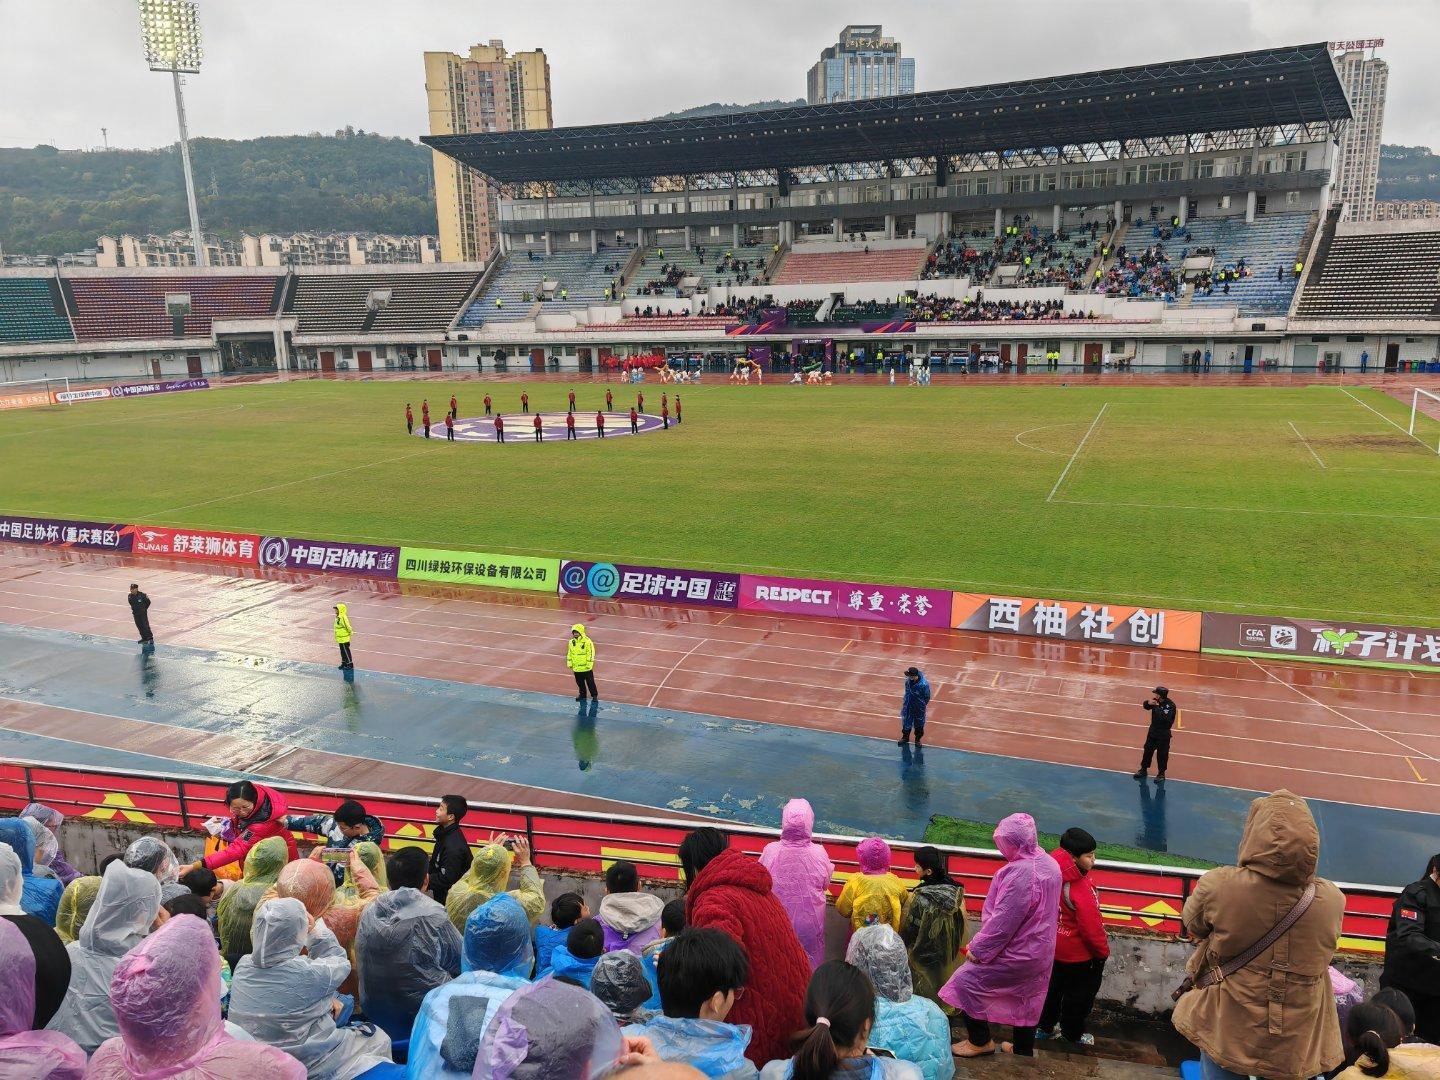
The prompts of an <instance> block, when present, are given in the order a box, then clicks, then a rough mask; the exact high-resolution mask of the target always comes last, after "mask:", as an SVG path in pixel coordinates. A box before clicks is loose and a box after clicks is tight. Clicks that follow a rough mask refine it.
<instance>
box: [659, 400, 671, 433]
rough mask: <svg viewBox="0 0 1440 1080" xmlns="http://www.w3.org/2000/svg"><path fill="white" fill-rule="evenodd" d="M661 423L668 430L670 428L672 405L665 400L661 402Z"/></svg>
mask: <svg viewBox="0 0 1440 1080" xmlns="http://www.w3.org/2000/svg"><path fill="white" fill-rule="evenodd" d="M660 423H661V424H662V425H663V427H664V429H665V430H666V431H669V430H670V406H669V405H667V404H665V402H663V401H662V402H661V403H660Z"/></svg>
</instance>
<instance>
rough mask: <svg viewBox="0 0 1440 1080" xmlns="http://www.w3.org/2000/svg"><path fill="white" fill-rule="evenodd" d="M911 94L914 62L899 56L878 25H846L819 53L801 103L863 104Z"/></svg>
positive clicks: (898, 50)
mask: <svg viewBox="0 0 1440 1080" xmlns="http://www.w3.org/2000/svg"><path fill="white" fill-rule="evenodd" d="M914 92H915V61H914V60H911V59H907V58H905V57H903V56H901V54H900V43H899V42H898V41H896V40H895V39H894V38H887V37H885V36H884V35H883V34H882V33H881V32H880V24H879V23H875V24H873V25H870V26H847V27H845V29H844V30H841V31H840V40H839V41H838V42H837V43H835V44H834V45H831V46H830V47H829V48H827V49H826V50H825V51H824V52H822V53H821V54H820V59H819V60H818V61H817V62H816V63H815V66H814V67H812V68H811V69H810V74H809V76H808V77H807V79H806V92H805V100H806V101H808V102H809V103H810V104H811V105H822V104H824V103H825V102H828V101H863V100H865V99H866V98H878V97H893V96H894V95H896V94H913V93H914Z"/></svg>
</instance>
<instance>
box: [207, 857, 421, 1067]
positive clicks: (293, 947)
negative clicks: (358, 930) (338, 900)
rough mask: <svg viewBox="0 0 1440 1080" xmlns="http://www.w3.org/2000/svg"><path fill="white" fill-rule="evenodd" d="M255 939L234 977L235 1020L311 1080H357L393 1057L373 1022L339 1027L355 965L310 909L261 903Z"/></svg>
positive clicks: (287, 900) (284, 902) (283, 901)
mask: <svg viewBox="0 0 1440 1080" xmlns="http://www.w3.org/2000/svg"><path fill="white" fill-rule="evenodd" d="M321 869H322V870H323V869H324V867H323V866H322V867H321ZM331 880H332V881H333V880H334V879H333V878H332V879H331ZM251 938H252V940H253V943H254V949H253V951H252V952H250V953H249V954H248V955H246V956H243V957H241V958H240V963H239V965H238V966H237V967H236V968H235V973H234V975H233V976H232V977H231V980H230V1011H229V1018H230V1022H231V1023H233V1024H238V1025H239V1026H240V1027H242V1028H244V1029H245V1030H246V1031H247V1032H249V1033H250V1034H251V1035H252V1036H254V1037H255V1038H256V1039H257V1040H258V1041H260V1042H263V1043H267V1044H269V1045H270V1046H275V1047H278V1048H279V1049H281V1050H284V1051H285V1052H286V1053H287V1054H289V1055H290V1056H291V1057H293V1058H294V1059H295V1060H296V1061H298V1062H300V1063H301V1064H302V1065H304V1066H305V1070H306V1073H307V1075H308V1076H309V1077H310V1078H311V1080H351V1078H352V1077H356V1076H359V1075H360V1074H361V1073H364V1072H366V1071H368V1070H369V1069H372V1068H374V1067H375V1066H376V1065H380V1064H383V1063H385V1062H388V1061H390V1060H392V1059H391V1053H390V1037H389V1036H388V1035H387V1034H386V1033H385V1032H384V1031H383V1030H381V1029H379V1028H377V1027H375V1026H374V1025H373V1024H372V1025H365V1026H364V1027H361V1026H358V1025H357V1026H350V1027H336V1026H335V1014H334V1012H333V1011H332V1009H331V1006H332V1004H333V1003H334V1002H335V1000H336V998H335V993H336V990H337V989H338V988H339V986H340V983H341V982H343V981H344V979H345V976H347V975H349V974H350V961H349V960H348V959H347V958H346V956H345V950H344V949H343V948H341V946H340V943H339V942H338V941H336V940H335V935H334V934H332V933H331V932H330V928H329V927H328V926H326V925H325V923H324V922H323V921H320V920H317V919H316V918H315V917H314V916H312V915H311V914H310V913H309V912H307V911H306V910H305V905H304V904H302V903H301V902H300V901H299V900H297V899H295V898H294V897H288V896H287V897H280V898H278V899H275V900H271V901H269V902H268V903H266V904H264V905H262V906H261V907H260V909H259V910H258V911H256V912H255V925H254V929H253V930H252V931H251Z"/></svg>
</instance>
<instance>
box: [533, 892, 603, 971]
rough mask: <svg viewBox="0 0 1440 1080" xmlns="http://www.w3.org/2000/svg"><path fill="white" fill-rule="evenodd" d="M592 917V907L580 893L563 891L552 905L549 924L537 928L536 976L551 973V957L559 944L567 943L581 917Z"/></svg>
mask: <svg viewBox="0 0 1440 1080" xmlns="http://www.w3.org/2000/svg"><path fill="white" fill-rule="evenodd" d="M589 917H590V908H589V907H588V906H586V903H585V898H584V897H583V896H581V895H580V894H579V893H573V892H567V893H561V894H560V895H559V896H557V897H556V898H555V902H554V903H553V904H551V905H550V923H551V925H549V926H537V927H536V928H535V978H536V979H537V980H539V979H543V978H544V977H545V976H546V975H548V974H549V973H550V957H551V954H552V953H554V951H555V947H556V946H557V945H563V944H565V939H566V938H567V937H569V936H570V930H571V928H572V927H573V926H574V925H575V924H576V923H577V922H579V921H580V920H581V919H588V918H589Z"/></svg>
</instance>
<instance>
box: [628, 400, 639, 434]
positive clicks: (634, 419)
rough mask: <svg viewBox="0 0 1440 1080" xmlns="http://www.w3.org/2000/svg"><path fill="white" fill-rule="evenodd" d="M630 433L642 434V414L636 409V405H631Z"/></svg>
mask: <svg viewBox="0 0 1440 1080" xmlns="http://www.w3.org/2000/svg"><path fill="white" fill-rule="evenodd" d="M630 434H631V435H639V434H640V414H639V413H637V412H636V411H635V406H634V405H631V406H630Z"/></svg>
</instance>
